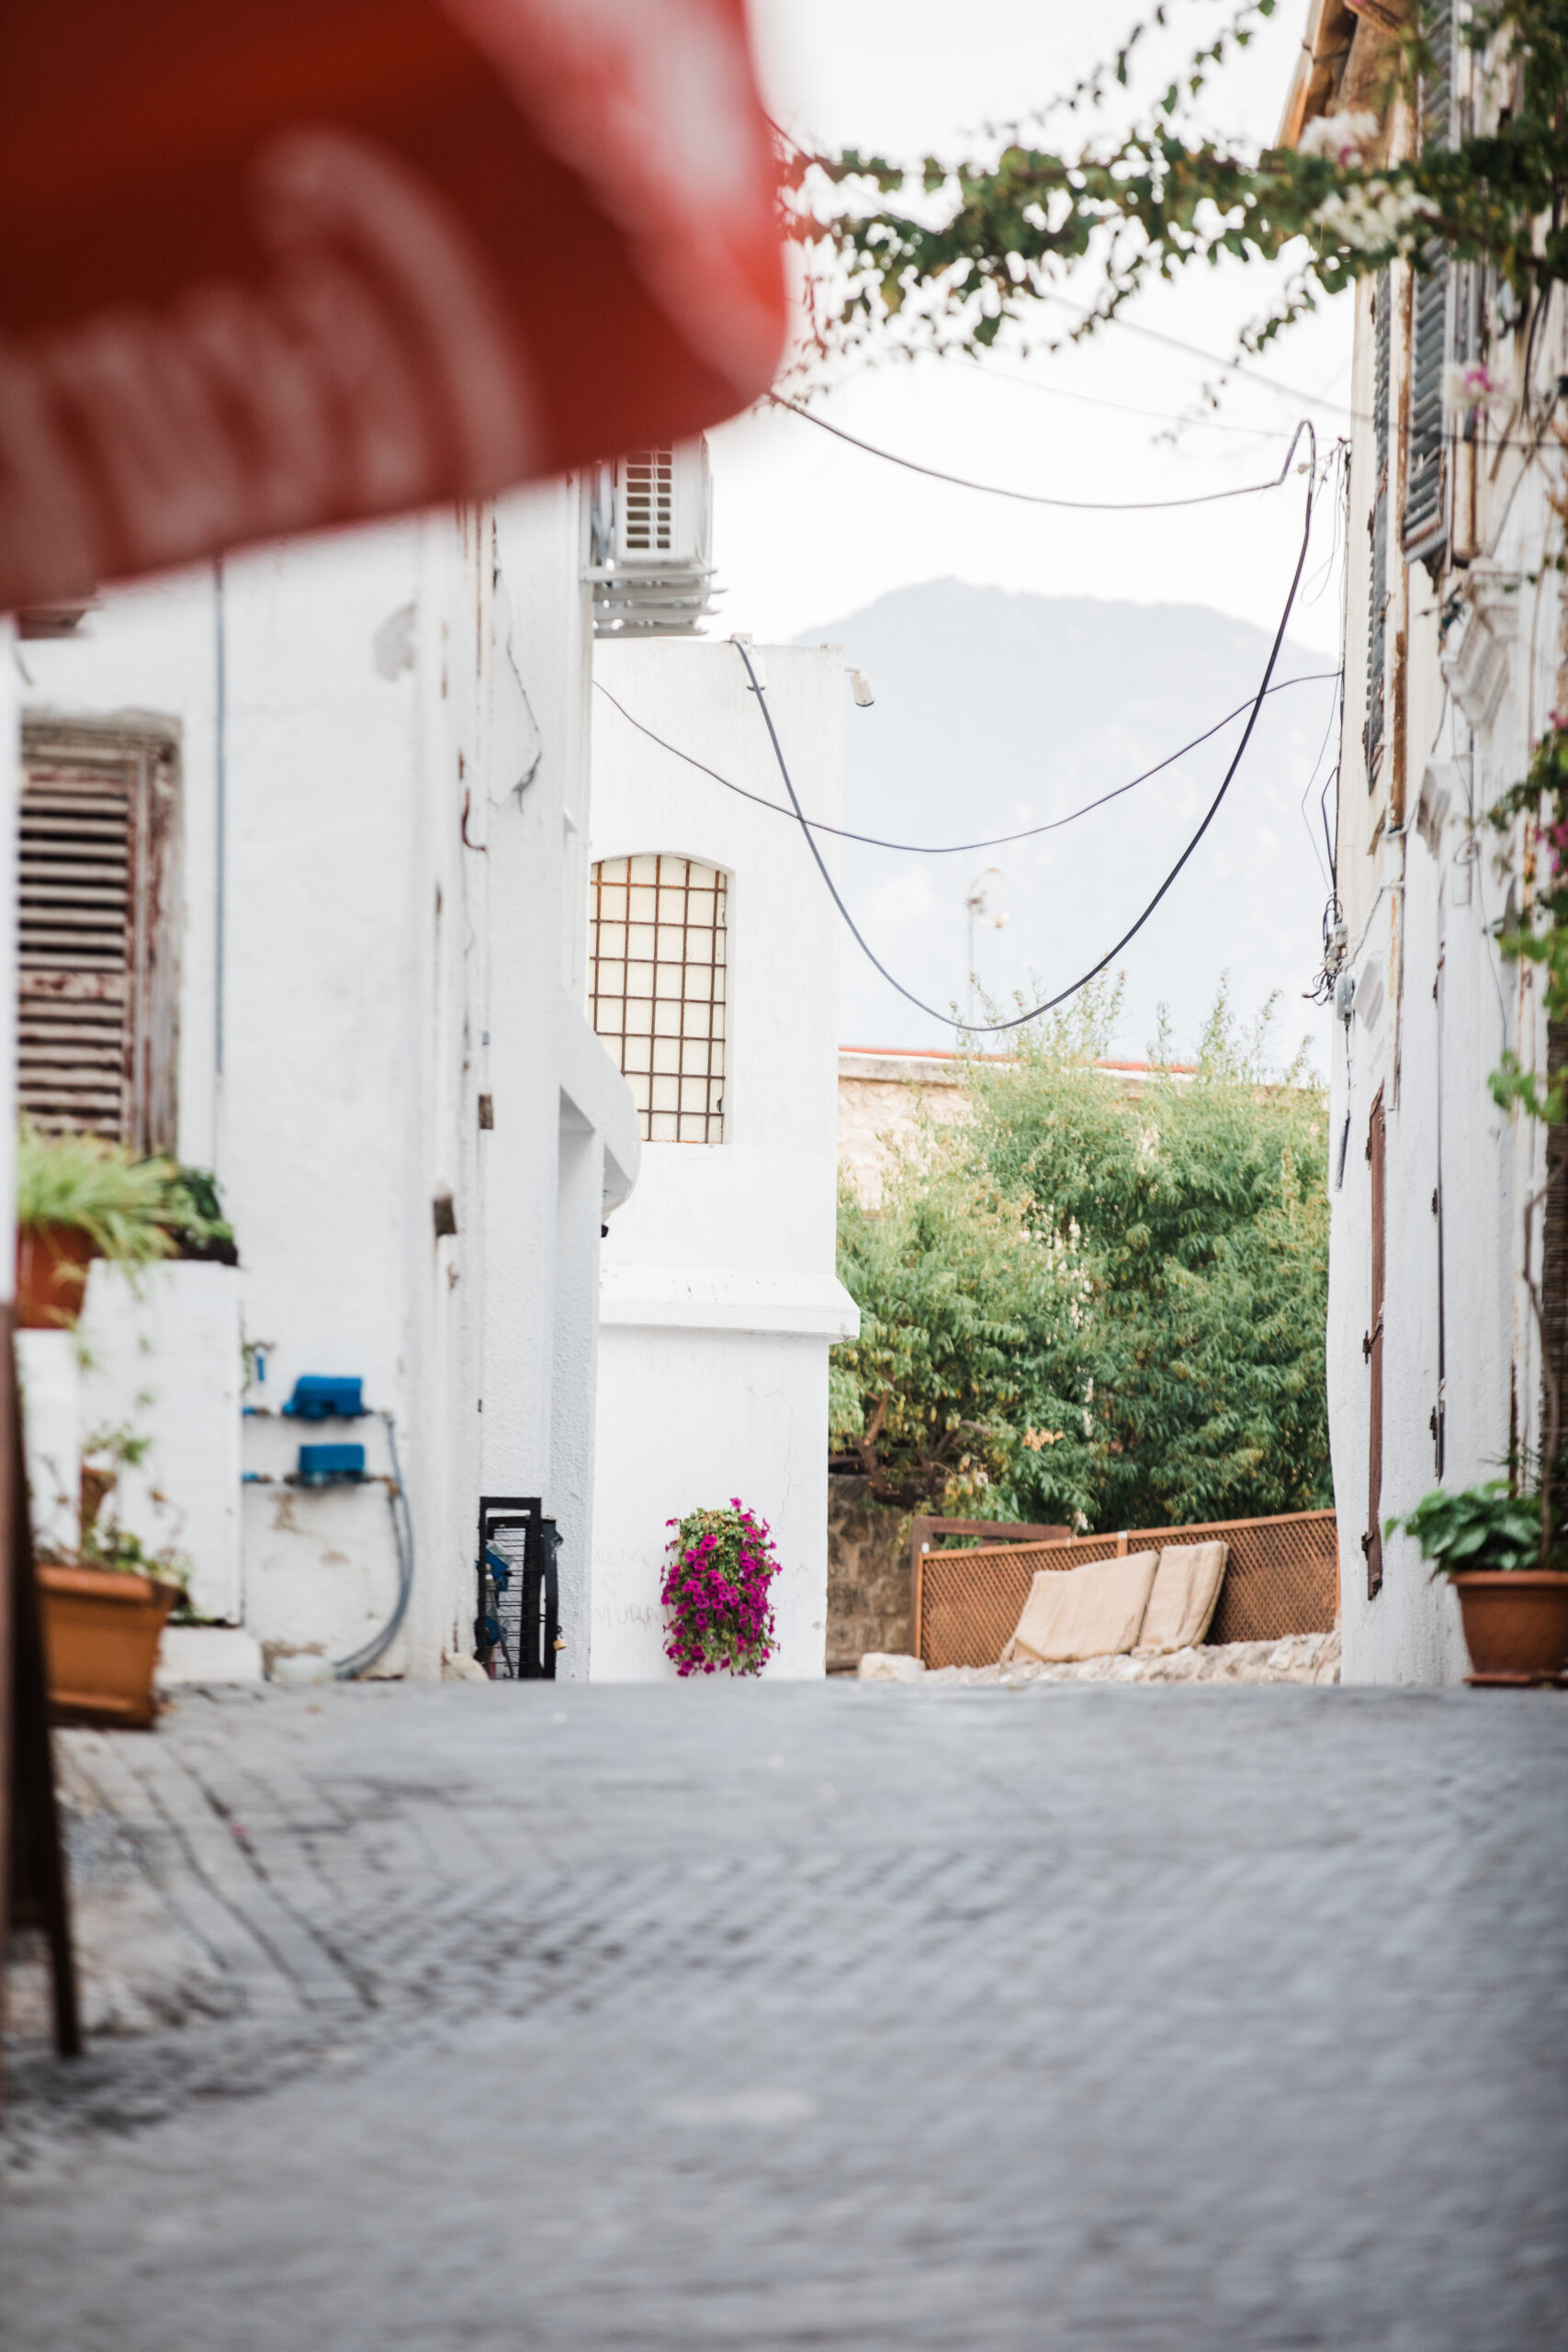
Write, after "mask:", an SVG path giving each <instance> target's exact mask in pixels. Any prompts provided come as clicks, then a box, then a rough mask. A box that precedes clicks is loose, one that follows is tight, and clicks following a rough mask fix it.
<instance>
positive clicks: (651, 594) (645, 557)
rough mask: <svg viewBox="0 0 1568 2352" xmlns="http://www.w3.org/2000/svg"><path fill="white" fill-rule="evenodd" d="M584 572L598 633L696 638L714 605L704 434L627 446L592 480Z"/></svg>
mask: <svg viewBox="0 0 1568 2352" xmlns="http://www.w3.org/2000/svg"><path fill="white" fill-rule="evenodd" d="M589 531H590V543H589V562H588V565H587V570H586V577H587V578H588V579H589V580H591V581H592V583H593V633H594V635H595V637H694V636H695V635H696V633H697V629H698V627H699V624H700V623H701V622H702V620H703V619H704V618H705V616H706V615H707V614H709V613H711V611H712V610H713V594H714V590H713V560H712V549H713V487H712V482H711V481H710V478H709V474H708V452H707V443H706V442H705V441H701V440H698V441H682V442H664V443H662V444H659V445H656V446H655V447H651V448H646V449H628V450H627V452H626V456H625V457H623V458H616V460H615V464H614V465H613V466H602V467H601V468H600V469H599V472H598V477H597V480H596V481H595V482H594V485H593V496H592V508H591V514H590V524H589Z"/></svg>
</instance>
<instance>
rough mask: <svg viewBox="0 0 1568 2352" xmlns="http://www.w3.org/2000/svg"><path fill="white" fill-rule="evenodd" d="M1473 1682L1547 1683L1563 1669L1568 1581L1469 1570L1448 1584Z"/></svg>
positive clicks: (1555, 1575) (1543, 1572)
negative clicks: (1456, 1605) (1454, 1598)
mask: <svg viewBox="0 0 1568 2352" xmlns="http://www.w3.org/2000/svg"><path fill="white" fill-rule="evenodd" d="M1452 1583H1453V1587H1454V1590H1455V1591H1456V1592H1457V1593H1458V1594H1459V1606H1460V1615H1461V1619H1462V1620H1463V1623H1464V1638H1465V1645H1466V1646H1467V1648H1468V1649H1469V1651H1470V1662H1471V1664H1472V1667H1473V1668H1475V1671H1474V1673H1473V1674H1472V1675H1471V1676H1470V1677H1469V1678H1468V1679H1469V1680H1470V1681H1472V1682H1520V1683H1522V1682H1551V1681H1553V1680H1554V1679H1556V1678H1557V1677H1558V1676H1559V1675H1561V1674H1562V1672H1563V1671H1564V1669H1565V1668H1568V1575H1564V1574H1562V1573H1561V1572H1560V1571H1559V1570H1557V1569H1555V1568H1510V1569H1506V1570H1505V1569H1500V1568H1473V1569H1472V1570H1471V1571H1470V1572H1469V1573H1468V1574H1467V1575H1464V1576H1457V1577H1453V1579H1452Z"/></svg>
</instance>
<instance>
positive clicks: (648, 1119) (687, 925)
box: [590, 856, 728, 1143]
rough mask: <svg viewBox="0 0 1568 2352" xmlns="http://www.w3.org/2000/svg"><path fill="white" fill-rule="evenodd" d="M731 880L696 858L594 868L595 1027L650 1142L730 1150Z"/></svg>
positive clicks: (645, 859) (618, 860)
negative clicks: (728, 954)
mask: <svg viewBox="0 0 1568 2352" xmlns="http://www.w3.org/2000/svg"><path fill="white" fill-rule="evenodd" d="M727 878H728V877H727V876H725V875H723V874H721V873H720V872H719V871H718V869H717V867H716V866H712V865H698V864H697V863H696V862H695V860H694V859H692V858H689V857H662V856H642V857H615V858H606V859H605V860H604V862H603V864H601V865H596V866H595V867H594V868H593V876H592V904H591V909H590V920H591V939H590V952H591V955H592V978H591V982H590V988H591V994H592V1017H593V1026H594V1028H595V1030H596V1031H597V1032H598V1034H599V1035H600V1036H601V1037H602V1038H603V1039H604V1043H605V1045H606V1046H608V1047H609V1048H610V1050H611V1051H612V1052H613V1053H614V1055H615V1060H616V1063H617V1066H618V1067H619V1069H620V1072H621V1075H622V1077H623V1078H624V1079H625V1080H626V1083H627V1085H628V1086H629V1087H630V1088H631V1091H632V1099H633V1101H634V1102H635V1103H636V1104H637V1125H638V1127H639V1130H640V1132H641V1135H642V1138H643V1141H644V1142H645V1143H722V1142H723V1141H724V1047H725V1012H726V1007H725V982H726V968H725V959H726V950H727V944H728V942H727V935H726V922H725V915H726V898H727V887H726V886H727Z"/></svg>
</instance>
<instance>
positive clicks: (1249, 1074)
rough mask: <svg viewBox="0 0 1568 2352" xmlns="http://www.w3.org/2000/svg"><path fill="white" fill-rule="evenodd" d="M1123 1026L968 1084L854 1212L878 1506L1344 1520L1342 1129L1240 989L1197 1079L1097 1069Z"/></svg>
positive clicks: (847, 1382) (843, 1385)
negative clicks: (1334, 1372)
mask: <svg viewBox="0 0 1568 2352" xmlns="http://www.w3.org/2000/svg"><path fill="white" fill-rule="evenodd" d="M1111 1009H1113V1000H1112V1001H1111V1004H1110V1005H1109V1006H1108V1003H1107V1001H1106V1000H1105V999H1104V997H1103V996H1101V997H1100V999H1099V1000H1098V1001H1097V1000H1096V999H1095V998H1093V997H1092V996H1090V997H1089V999H1087V1000H1086V1001H1080V1005H1079V1009H1078V1011H1077V1012H1076V1014H1074V1015H1073V1016H1072V1017H1071V1018H1070V1019H1069V1020H1066V1021H1058V1022H1056V1023H1053V1024H1050V1025H1049V1026H1047V1027H1043V1028H1040V1029H1037V1030H1035V1031H1034V1032H1032V1033H1030V1034H1027V1035H1025V1036H1024V1038H1023V1040H1022V1042H1021V1046H1020V1050H1019V1052H1018V1054H1017V1057H1016V1058H1014V1059H1013V1060H1012V1061H1010V1063H1007V1064H1002V1065H988V1064H985V1063H977V1064H976V1065H975V1066H974V1069H973V1070H972V1072H971V1076H970V1080H969V1095H970V1102H971V1106H972V1113H973V1116H972V1119H971V1121H970V1122H969V1123H968V1124H967V1125H965V1126H960V1127H953V1128H949V1129H947V1130H946V1131H944V1132H941V1133H932V1132H928V1133H927V1134H926V1135H924V1136H922V1138H921V1140H920V1143H919V1146H918V1148H916V1149H915V1150H914V1151H912V1152H910V1153H908V1154H906V1155H905V1156H904V1157H903V1158H902V1159H899V1160H898V1161H897V1163H896V1164H895V1166H894V1167H893V1168H892V1170H890V1172H889V1178H888V1182H887V1186H886V1193H885V1198H884V1204H883V1206H882V1207H881V1208H880V1209H879V1210H878V1211H876V1212H874V1213H872V1212H868V1211H867V1210H866V1209H864V1208H863V1206H862V1205H861V1204H859V1203H858V1202H855V1201H854V1200H853V1199H852V1198H846V1200H845V1202H844V1204H843V1208H842V1211H841V1217H840V1272H841V1274H842V1278H843V1280H844V1282H845V1283H846V1285H847V1286H848V1287H849V1289H850V1290H851V1291H852V1293H853V1295H854V1296H855V1298H856V1300H857V1302H858V1303H859V1304H860V1306H861V1308H862V1315H863V1330H862V1337H861V1340H859V1341H858V1342H856V1343H855V1344H854V1345H853V1346H852V1347H844V1348H840V1349H839V1350H838V1351H836V1356H837V1363H836V1365H835V1373H834V1396H835V1410H834V1426H835V1431H836V1435H837V1439H838V1442H845V1441H846V1440H848V1441H849V1442H852V1443H853V1444H854V1445H855V1447H856V1449H857V1451H859V1452H860V1453H861V1456H862V1459H863V1461H864V1462H865V1464H866V1466H867V1469H868V1472H869V1473H870V1475H871V1476H872V1481H873V1491H874V1492H878V1493H881V1494H882V1495H883V1496H884V1498H886V1499H888V1500H895V1501H898V1502H901V1503H904V1504H905V1505H906V1506H908V1504H909V1503H910V1502H911V1501H913V1500H914V1499H915V1498H917V1497H919V1498H924V1497H928V1496H929V1497H931V1498H935V1497H936V1496H938V1495H939V1494H940V1495H942V1497H943V1498H945V1499H946V1501H947V1503H948V1505H949V1506H950V1508H957V1507H958V1506H959V1505H960V1504H961V1503H962V1504H963V1505H964V1506H966V1507H967V1508H969V1509H970V1510H974V1511H975V1513H976V1515H977V1516H995V1517H998V1518H1012V1517H1020V1518H1031V1519H1045V1518H1049V1517H1053V1516H1055V1517H1062V1516H1071V1517H1073V1518H1075V1519H1078V1520H1081V1521H1084V1522H1086V1523H1088V1524H1090V1525H1097V1526H1140V1525H1142V1526H1154V1525H1162V1524H1164V1525H1174V1524H1179V1523H1181V1522H1184V1521H1193V1520H1204V1519H1221V1518H1244V1517H1249V1516H1252V1515H1255V1514H1261V1513H1267V1512H1273V1511H1284V1510H1309V1509H1313V1508H1316V1507H1321V1506H1323V1505H1325V1504H1326V1503H1328V1502H1329V1501H1331V1500H1332V1487H1331V1482H1330V1476H1329V1465H1328V1442H1327V1416H1326V1402H1325V1363H1324V1325H1325V1310H1326V1292H1327V1238H1328V1205H1327V1195H1326V1189H1325V1179H1324V1163H1325V1144H1326V1136H1325V1110H1324V1104H1323V1100H1322V1096H1321V1094H1320V1093H1319V1091H1318V1090H1317V1089H1316V1088H1315V1086H1312V1085H1303V1084H1302V1083H1301V1082H1300V1078H1301V1073H1300V1070H1299V1069H1291V1070H1290V1071H1287V1072H1285V1073H1283V1074H1282V1076H1280V1077H1278V1078H1271V1077H1270V1075H1269V1072H1268V1070H1267V1068H1266V1065H1265V1062H1264V1057H1263V1045H1264V1036H1265V1031H1266V1026H1267V1021H1268V1015H1267V1013H1266V1014H1265V1016H1264V1019H1263V1021H1261V1022H1260V1023H1258V1027H1257V1029H1256V1030H1255V1031H1254V1033H1253V1035H1251V1037H1250V1038H1247V1037H1244V1036H1242V1035H1240V1034H1239V1033H1238V1031H1237V1028H1236V1024H1235V1020H1234V1018H1233V1016H1232V1014H1231V1012H1230V1010H1229V1007H1228V1004H1227V1002H1226V1001H1225V997H1224V992H1223V991H1222V993H1221V996H1220V998H1219V1000H1218V1001H1217V1002H1216V1005H1215V1008H1214V1011H1213V1014H1212V1016H1211V1018H1210V1022H1209V1024H1208V1028H1207V1031H1206V1033H1205V1036H1204V1040H1203V1045H1202V1049H1201V1056H1200V1061H1199V1066H1198V1068H1197V1070H1196V1071H1195V1073H1193V1074H1192V1075H1191V1076H1190V1077H1183V1076H1181V1075H1179V1074H1178V1073H1175V1072H1173V1071H1170V1070H1169V1069H1163V1071H1162V1070H1156V1076H1155V1077H1154V1079H1153V1080H1152V1082H1151V1083H1150V1084H1149V1085H1148V1086H1147V1087H1146V1088H1145V1090H1144V1091H1143V1092H1142V1093H1141V1095H1139V1096H1138V1097H1136V1098H1134V1097H1132V1096H1130V1095H1129V1094H1128V1093H1127V1092H1125V1091H1122V1090H1121V1089H1119V1088H1118V1087H1117V1086H1116V1085H1115V1083H1114V1082H1113V1081H1112V1080H1108V1079H1107V1077H1106V1076H1105V1075H1104V1073H1102V1072H1100V1071H1098V1070H1096V1069H1095V1068H1094V1067H1093V1059H1092V1054H1093V1051H1094V1049H1095V1047H1096V1046H1098V1045H1100V1043H1101V1042H1102V1041H1101V1039H1100V1036H1099V1035H1097V1034H1096V1031H1097V1024H1100V1025H1103V1022H1104V1016H1105V1015H1106V1013H1107V1012H1108V1010H1111Z"/></svg>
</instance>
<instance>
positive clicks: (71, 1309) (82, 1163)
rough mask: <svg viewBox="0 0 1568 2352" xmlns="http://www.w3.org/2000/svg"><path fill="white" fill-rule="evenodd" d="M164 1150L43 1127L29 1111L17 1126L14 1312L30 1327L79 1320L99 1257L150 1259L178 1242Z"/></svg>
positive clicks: (171, 1176) (125, 1261)
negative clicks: (155, 1154) (152, 1154)
mask: <svg viewBox="0 0 1568 2352" xmlns="http://www.w3.org/2000/svg"><path fill="white" fill-rule="evenodd" d="M175 1182H176V1171H175V1169H174V1168H173V1167H172V1166H171V1164H170V1162H169V1161H168V1160H166V1159H137V1158H136V1157H135V1156H134V1155H133V1154H132V1153H130V1152H129V1151H127V1150H125V1149H124V1148H122V1147H121V1146H119V1145H118V1144H111V1143H106V1142H105V1141H104V1140H103V1139H102V1137H101V1136H87V1135H79V1134H75V1133H66V1134H63V1135H45V1134H43V1133H42V1132H41V1131H40V1129H39V1128H38V1127H36V1126H34V1125H33V1124H32V1122H31V1121H30V1120H29V1119H23V1121H22V1122H21V1125H20V1126H19V1128H18V1131H17V1323H18V1324H19V1325H20V1326H21V1328H22V1329H24V1330H54V1329H62V1328H64V1327H69V1326H70V1325H72V1324H73V1323H74V1322H75V1320H76V1318H77V1317H78V1315H80V1313H81V1311H82V1300H83V1296H84V1294H85V1290H86V1284H87V1268H88V1265H89V1264H90V1263H91V1261H92V1260H93V1259H95V1258H112V1259H113V1260H115V1261H116V1262H117V1263H118V1264H120V1265H123V1266H130V1267H138V1266H147V1265H152V1264H153V1263H154V1262H155V1261H157V1260H159V1259H161V1258H167V1257H171V1256H172V1255H173V1254H174V1252H175V1248H176V1246H177V1245H176V1242H175V1236H174V1233H173V1232H171V1229H170V1228H171V1226H175V1227H176V1228H177V1227H178V1224H179V1222H180V1209H179V1204H178V1203H177V1202H176V1201H175V1200H174V1199H173V1197H172V1191H173V1187H174V1185H175Z"/></svg>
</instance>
